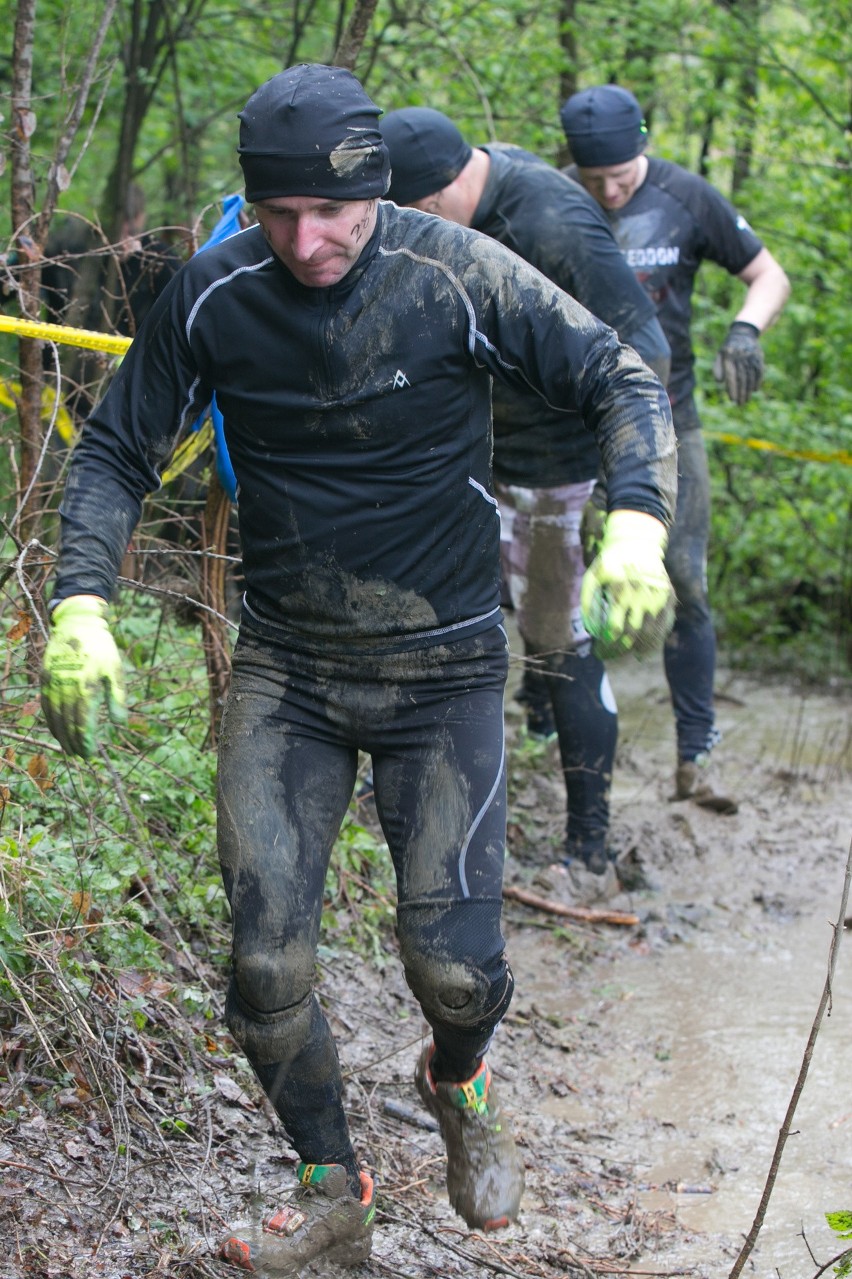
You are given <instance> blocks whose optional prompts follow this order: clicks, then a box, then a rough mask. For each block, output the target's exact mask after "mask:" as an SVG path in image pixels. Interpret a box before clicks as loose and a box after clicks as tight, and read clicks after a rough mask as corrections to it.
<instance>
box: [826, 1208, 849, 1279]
mask: <svg viewBox="0 0 852 1279" xmlns="http://www.w3.org/2000/svg"><path fill="white" fill-rule="evenodd" d="M825 1219H826V1221H827V1222H828V1224H829V1225H830V1226H831V1228H832V1230H833V1231H834V1232H835V1234H836V1235H837V1237H838V1238H839V1239H852V1212H827V1213H826V1214H825ZM834 1273H835V1274H836V1275H839V1276H840V1277H841V1279H843V1277H844V1276H847V1275H852V1248H848V1249H847V1250H846V1252H845V1253H843V1254H842V1256H841V1258H840V1261H839V1262H838V1264H837V1265H836V1266H835V1267H834Z"/></svg>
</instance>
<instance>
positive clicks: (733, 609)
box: [0, 0, 852, 1125]
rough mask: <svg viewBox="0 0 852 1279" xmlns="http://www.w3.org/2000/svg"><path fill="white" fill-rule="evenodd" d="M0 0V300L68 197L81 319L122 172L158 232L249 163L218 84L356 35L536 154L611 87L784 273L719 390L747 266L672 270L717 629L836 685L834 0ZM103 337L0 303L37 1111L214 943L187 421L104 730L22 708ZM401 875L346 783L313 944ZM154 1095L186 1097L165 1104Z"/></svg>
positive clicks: (386, 78) (474, 137)
mask: <svg viewBox="0 0 852 1279" xmlns="http://www.w3.org/2000/svg"><path fill="white" fill-rule="evenodd" d="M0 14H2V24H0V30H2V31H3V32H4V45H3V47H2V49H0V112H1V113H2V118H0V182H2V183H3V184H4V186H5V196H4V198H3V200H2V209H3V223H2V230H0V293H2V298H1V299H0V312H2V315H3V316H6V317H9V318H10V319H12V320H16V319H24V320H30V321H37V322H38V321H42V320H44V318H45V312H44V307H43V302H42V285H41V275H42V268H43V266H44V253H45V251H46V249H47V248H48V241H49V238H50V236H51V235H52V234H54V235H55V234H56V231H57V228H58V227H62V226H65V227H67V226H68V225H69V221H68V219H71V222H72V223H73V224H75V225H78V226H80V227H84V228H85V230H86V235H87V236H88V237H89V239H88V241H87V246H88V247H87V249H86V252H84V253H82V254H81V255H80V256H79V258H77V259H76V260H75V261H74V263H73V267H74V270H73V276H74V285H73V290H72V308H71V310H70V311H69V316H70V317H71V319H72V320H73V318H74V317H75V316H76V317H78V318H80V317H82V318H88V323H89V325H90V326H91V316H92V314H93V311H92V304H93V303H94V306H95V311H94V314H95V315H96V320H97V322H96V324H95V326H94V327H96V328H97V329H98V330H99V331H100V332H102V333H105V334H108V333H115V332H117V331H118V330H119V328H120V327H121V324H122V321H121V313H122V310H123V307H124V303H125V301H126V299H125V298H123V296H122V291H121V273H120V270H119V265H118V264H119V261H120V257H121V253H122V251H123V250H122V244H123V242H124V241H125V239H126V235H127V231H126V227H125V218H126V214H127V209H128V205H129V203H130V204H132V202H133V198H134V197H133V195H132V193H133V192H134V191H141V192H142V193H143V195H144V202H145V210H146V216H147V228H148V230H149V231H152V232H155V234H156V236H157V237H158V238H159V239H161V240H163V241H164V242H165V243H167V244H169V245H170V246H171V248H172V249H173V250H174V251H175V252H176V253H177V254H179V255H180V256H181V257H185V256H187V255H188V254H190V253H191V252H193V251H195V250H196V249H197V248H198V247H199V246H200V245H201V244H203V242H204V241H205V239H206V238H207V236H208V235H209V233H210V231H211V230H212V228H213V226H214V225H215V223H216V221H217V219H218V218H219V216H220V214H221V212H222V207H223V201H224V199H225V197H227V196H228V195H230V194H232V193H236V192H240V191H241V189H242V183H241V176H240V171H239V166H238V163H237V156H236V151H235V143H236V131H237V122H236V113H237V111H239V110H240V109H241V107H242V106H243V104H244V102H245V100H246V99H247V97H248V96H249V94H250V93H251V92H252V91H253V89H254V88H255V87H256V86H257V85H258V84H260V83H262V82H263V81H264V80H265V79H266V78H267V77H269V76H270V75H272V74H274V73H275V72H276V71H277V70H280V69H281V68H282V67H285V66H288V65H291V64H293V63H295V62H299V61H323V62H329V61H337V62H341V63H343V64H345V65H351V66H352V68H353V70H354V71H355V72H356V74H358V75H359V77H360V78H361V79H362V81H363V83H364V84H365V86H366V87H367V89H368V91H369V92H370V94H371V96H372V97H373V98H374V99H375V100H376V101H377V102H378V103H379V104H380V105H381V106H382V107H383V108H384V109H385V110H392V109H394V108H396V107H400V106H404V105H412V104H413V105H429V106H433V107H437V108H438V109H440V110H443V111H445V112H446V113H447V114H448V115H450V116H451V117H452V118H453V119H454V120H455V121H456V122H457V123H458V125H459V126H460V128H461V129H462V130H463V132H464V133H465V134H466V136H467V138H468V139H469V140H470V141H471V142H472V143H474V144H476V143H478V142H486V141H490V140H495V139H497V140H501V141H506V142H512V143H517V144H520V145H523V146H525V147H527V148H529V149H530V150H532V151H535V152H538V153H539V154H541V155H543V156H545V157H546V158H547V159H549V160H551V161H552V162H554V163H557V164H562V163H565V162H567V160H568V158H569V157H568V153H567V151H566V149H565V145H564V139H563V136H562V132H561V128H560V125H559V118H558V109H559V106H560V104H561V103H562V101H564V99H565V97H566V96H567V95H568V94H569V93H571V92H573V91H574V90H575V89H576V88H581V87H584V86H586V85H589V84H592V83H597V82H603V81H615V82H618V83H620V84H623V85H625V86H627V87H629V88H630V89H632V90H633V91H634V93H635V94H636V95H637V97H638V98H639V100H640V101H641V102H642V104H643V106H644V108H645V111H646V117H647V121H648V126H649V131H650V137H651V149H652V151H653V153H654V154H657V155H659V156H662V157H664V158H667V159H671V160H674V161H677V162H678V163H680V164H683V165H684V166H686V167H687V168H689V169H692V170H694V171H697V172H700V173H702V174H703V175H704V176H706V177H707V178H708V179H709V180H710V181H711V182H713V183H714V184H715V185H716V186H717V187H718V188H719V189H720V190H721V191H723V192H724V193H725V194H726V195H728V196H729V197H730V198H732V199H733V200H734V202H735V203H736V205H737V207H738V208H739V209H740V211H741V212H743V213H744V214H745V215H746V216H747V217H748V219H749V221H750V223H751V224H752V226H753V227H754V228H755V230H756V231H757V232H758V234H759V235H760V236H761V237H762V238H763V239H764V240H765V242H766V243H767V245H768V246H769V247H770V249H771V250H772V252H773V253H774V255H775V256H776V257H777V258H778V259H779V260H780V262H781V263H782V265H783V266H784V268H785V270H786V272H787V274H788V275H789V277H790V280H791V283H792V289H793V292H792V297H791V300H790V302H789V304H788V306H787V308H786V310H785V312H784V314H783V316H782V317H781V319H780V321H779V322H778V324H777V325H776V326H775V327H774V328H773V329H772V330H771V331H770V332H769V333H768V334H766V335H765V337H764V339H763V347H764V350H765V355H766V364H767V371H766V379H765V383H764V386H763V388H762V391H761V393H760V394H759V395H757V396H756V397H754V399H753V400H752V401H751V402H750V403H749V404H748V405H746V406H744V407H742V408H735V407H733V406H732V405H731V404H730V403H729V402H727V401H726V400H725V399H724V398H723V397H722V395H721V394H720V393H719V391H718V390H717V389H716V386H715V383H714V381H713V377H712V372H711V366H712V361H713V356H714V354H715V351H716V350H717V348H718V346H719V344H720V342H721V340H722V338H723V336H724V333H725V331H726V328H727V325H728V323H729V321H730V319H731V317H732V315H733V314H734V312H735V310H736V308H737V305H738V302H737V298H738V296H739V290H740V287H741V286H740V285H739V283H738V282H737V281H733V280H731V279H730V278H729V277H727V276H726V275H725V273H724V272H722V271H720V270H718V269H716V268H714V267H712V266H707V267H705V268H704V269H703V270H702V272H701V273H700V276H699V285H698V289H697V291H696V295H695V299H694V325H693V333H694V339H695V347H696V352H697V358H698V373H699V388H700V406H701V411H702V416H703V420H704V423H705V427H706V434H707V440H708V451H709V454H710V464H711V473H712V482H713V502H714V511H713V536H712V548H711V550H712V554H711V562H710V565H709V576H710V585H711V594H712V599H713V603H714V608H715V612H716V618H717V624H718V630H719V637H720V643H721V649H722V655H723V659H724V661H725V662H726V663H727V664H728V665H731V666H748V667H751V668H756V669H758V670H761V671H763V672H766V673H767V674H772V673H777V672H783V673H784V674H785V675H786V676H787V677H793V678H795V679H798V680H800V681H813V682H818V683H821V684H823V685H824V684H826V683H828V684H830V685H831V686H832V687H836V688H837V689H838V690H839V691H840V692H843V691H846V690H848V677H849V662H850V658H851V657H852V625H850V622H852V491H850V485H849V475H850V470H849V467H850V464H852V453H850V448H849V428H850V425H852V384H850V379H849V353H850V350H852V314H850V306H849V298H850V287H849V285H850V269H849V261H850V257H849V250H850V231H852V199H850V195H852V191H851V190H850V158H852V144H851V141H850V138H851V135H850V110H851V109H852V105H851V104H852V11H850V8H849V5H848V3H844V2H843V0H806V2H802V3H787V2H784V0H621V2H620V3H619V4H614V3H606V2H601V0H596V2H594V3H591V2H589V3H584V2H583V0H540V3H538V4H537V5H535V6H533V5H530V4H528V3H522V2H518V3H505V4H495V3H485V2H479V0H466V2H465V0H422V2H421V0H412V2H409V3H390V2H388V0H378V3H376V0H372V2H370V0H361V3H357V4H353V3H352V0H336V2H333V0H299V2H293V3H281V4H278V5H275V6H270V5H269V4H267V3H260V2H259V0H240V3H239V4H236V3H234V4H231V3H229V2H228V0H39V2H38V4H37V3H36V0H17V2H15V0H0ZM92 246H94V248H93V247H92ZM132 327H133V326H132V321H131V323H130V327H129V329H128V328H127V327H126V326H125V329H124V331H125V332H129V333H130V334H131V336H132ZM116 358H117V357H116V356H115V354H111V353H110V352H109V351H106V352H100V353H95V354H94V355H93V354H91V353H89V354H85V353H84V354H83V355H81V353H80V350H79V349H78V348H74V347H70V346H66V345H64V344H58V345H53V344H52V343H45V342H42V341H37V340H35V339H34V338H32V337H28V336H21V335H20V334H15V333H5V334H4V333H0V519H2V524H0V635H2V636H3V642H2V650H0V651H2V657H0V1120H2V1122H3V1123H4V1124H8V1125H14V1123H15V1122H16V1119H17V1118H18V1117H19V1114H20V1113H23V1112H24V1110H25V1109H26V1104H29V1103H31V1102H32V1101H33V1099H35V1100H36V1101H37V1104H38V1105H40V1106H42V1107H43V1108H44V1109H45V1110H46V1111H49V1110H50V1109H51V1108H54V1109H55V1108H56V1107H57V1106H58V1105H59V1104H60V1101H59V1100H58V1099H61V1097H62V1095H63V1090H67V1089H68V1087H69V1086H73V1087H76V1088H78V1089H79V1088H82V1089H86V1090H88V1092H89V1093H90V1094H91V1095H93V1096H96V1097H101V1098H102V1099H104V1101H105V1104H108V1103H109V1099H110V1097H112V1096H114V1095H117V1094H118V1092H120V1090H121V1088H122V1087H123V1082H122V1081H126V1077H127V1076H128V1074H129V1073H131V1072H132V1070H133V1069H134V1065H133V1061H132V1060H130V1059H125V1060H119V1059H118V1058H117V1056H116V1054H115V1052H114V1050H113V1049H109V1048H108V1047H106V1046H107V1045H109V1044H114V1043H115V1033H114V1029H112V1030H111V1029H110V1027H114V1025H115V1024H116V1023H119V1024H122V1025H124V1026H130V1027H131V1028H132V1029H133V1031H134V1033H137V1034H143V1033H152V1034H153V1033H154V1027H153V1024H152V1021H151V1017H150V997H149V996H150V981H151V980H152V978H153V977H154V976H156V977H157V979H158V980H160V979H161V980H162V981H163V983H164V984H163V986H162V992H163V998H164V999H165V1000H166V1001H168V1002H170V1006H171V1008H172V1010H173V1015H174V1016H180V1017H183V1018H185V1019H186V1021H185V1025H186V1027H189V1028H190V1029H189V1030H187V1032H186V1033H187V1034H192V1033H195V1031H193V1030H192V1029H191V1028H192V1027H195V1028H196V1029H197V1028H198V1026H201V1027H204V1026H207V1027H208V1028H209V1027H211V1026H213V1025H214V1024H218V1023H217V1021H216V1019H217V1018H218V1011H219V1000H220V997H221V989H220V985H219V984H217V983H216V982H213V983H210V982H209V981H208V979H207V973H208V972H209V971H214V970H219V971H221V967H222V965H223V963H224V962H225V956H226V954H227V944H228V931H227V911H226V906H225V903H224V899H223V896H222V892H221V888H220V885H219V878H218V870H217V866H216V860H215V840H214V809H213V791H214V772H215V751H214V750H213V749H212V748H213V747H214V746H215V738H216V722H217V716H218V711H219V709H220V707H221V701H222V697H223V695H224V691H225V689H226V687H227V678H228V661H229V647H230V644H231V642H232V639H233V635H234V627H233V623H232V621H231V617H232V615H233V612H234V608H233V603H234V598H235V594H236V591H237V589H238V563H237V559H238V547H237V546H236V545H235V541H234V532H233V513H232V511H231V508H230V504H229V502H228V500H227V496H226V495H225V493H224V492H223V489H222V484H221V481H220V479H219V477H218V475H217V472H216V468H215V466H214V464H213V459H212V452H211V449H210V447H209V445H207V436H206V435H203V434H200V435H199V436H198V437H197V443H198V445H199V447H198V449H196V450H194V451H193V450H190V452H189V453H187V454H184V455H182V457H181V461H180V463H179V464H178V465H177V466H176V468H175V470H176V472H177V473H176V476H175V478H174V479H172V480H170V482H169V483H168V484H166V485H165V486H164V488H163V490H162V492H161V493H160V494H158V495H157V497H156V500H153V499H152V500H151V502H150V503H149V505H148V508H147V510H146V514H145V518H144V521H143V524H142V526H140V530H139V532H138V534H137V537H136V538H135V539H134V543H133V545H132V547H131V549H130V552H129V553H128V556H127V557H126V560H125V565H124V567H123V574H122V587H121V591H120V595H119V598H118V600H117V602H116V605H115V609H114V614H115V629H116V635H117V638H118V641H119V644H120V646H121V648H122V650H123V652H124V656H125V663H126V667H127V675H128V692H129V704H130V708H131V717H130V721H129V724H128V725H127V727H126V729H123V730H122V731H121V732H120V733H117V732H113V734H112V735H111V744H110V746H109V749H107V748H106V747H102V748H101V750H100V753H99V755H98V756H97V757H96V758H95V760H93V761H92V762H91V763H90V764H83V763H82V762H80V761H77V760H71V759H68V758H66V757H64V756H63V755H62V753H61V752H60V751H59V749H58V747H57V746H56V745H55V743H54V742H53V741H52V739H51V738H50V736H49V734H48V733H47V731H46V729H45V728H44V726H43V723H42V721H41V718H40V712H39V708H38V667H39V660H40V654H41V651H42V648H43V644H44V639H45V636H46V625H47V622H46V616H47V615H46V608H45V603H46V600H47V599H48V598H49V594H50V580H51V571H52V566H53V563H54V559H55V552H56V545H57V515H56V512H57V506H58V502H59V496H60V494H61V487H62V482H63V477H64V473H65V468H66V466H67V461H68V456H69V453H70V446H71V445H72V444H73V438H74V433H75V431H76V429H77V427H78V422H77V420H76V419H75V416H74V409H75V406H77V405H79V404H80V403H84V402H86V400H91V399H92V398H94V397H95V396H97V395H98V394H100V392H101V391H102V390H103V388H104V387H105V385H106V384H107V381H108V379H109V376H110V374H111V371H112V369H113V368H114V367H115V359H116ZM202 445H207V447H205V448H202V447H201V446H202ZM196 453H197V456H195V455H194V454H196ZM104 737H105V738H106V737H107V734H106V732H105V733H104ZM392 903H393V889H392V886H391V884H390V880H389V875H388V870H387V863H386V858H385V857H384V854H383V850H382V848H381V846H380V845H379V844H378V843H377V842H376V839H375V838H374V837H373V836H372V835H371V834H370V833H369V832H368V831H367V830H366V829H365V828H364V827H363V825H362V824H361V823H360V822H359V821H358V816H357V811H356V810H355V809H354V808H353V811H352V814H351V815H350V818H349V819H348V821H347V823H346V826H345V829H344V831H343V834H342V836H341V840H340V842H339V845H338V848H337V856H336V858H335V860H334V863H333V866H332V870H331V872H330V876H329V884H328V893H327V915H326V923H327V925H328V939H329V940H328V944H329V945H330V946H332V947H333V946H341V947H349V946H355V947H357V948H359V949H360V950H362V951H364V952H366V953H368V954H369V955H370V956H371V957H372V959H373V961H374V962H376V963H378V964H382V963H384V962H385V959H386V957H387V955H388V953H389V950H390V948H391V946H392V943H391V941H390V938H391V922H392ZM208 965H209V967H208ZM127 974H134V980H133V982H128V980H127ZM144 983H149V984H148V985H147V986H145V987H144V992H143V985H144ZM170 1024H171V1025H172V1028H173V1025H174V1023H173V1021H172V1022H171V1023H170ZM199 1033H201V1032H199ZM217 1033H218V1032H217ZM223 1051H224V1050H223ZM107 1065H108V1068H107ZM137 1065H138V1063H137ZM25 1103H26V1104H25ZM157 1122H161V1121H160V1120H157ZM169 1122H170V1123H172V1124H176V1125H179V1124H180V1123H181V1122H182V1121H181V1119H180V1115H179V1113H175V1114H173V1115H171V1116H170V1117H169Z"/></svg>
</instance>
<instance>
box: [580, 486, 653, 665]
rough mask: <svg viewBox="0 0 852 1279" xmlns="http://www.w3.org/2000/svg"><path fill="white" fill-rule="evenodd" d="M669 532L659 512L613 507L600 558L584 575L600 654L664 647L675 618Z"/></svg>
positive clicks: (585, 601)
mask: <svg viewBox="0 0 852 1279" xmlns="http://www.w3.org/2000/svg"><path fill="white" fill-rule="evenodd" d="M667 537H668V535H667V533H666V529H665V526H664V525H663V524H661V523H660V521H659V520H657V519H655V518H654V516H653V515H645V514H642V513H641V512H639V511H611V512H610V514H609V515H608V516H607V519H606V524H605V526H604V533H603V540H602V541H601V546H600V550H599V552H598V555H597V557H596V558H595V559H594V560H593V562H592V563H591V565H590V566H589V568H588V569H587V570H586V572H585V574H584V576H583V585H582V589H581V592H580V607H581V609H582V612H583V621H584V623H585V626H586V630H587V631H588V632H589V634H590V635H591V636H592V637H593V639H594V640H595V646H594V651H595V654H596V655H597V656H598V657H617V656H618V654H619V653H627V652H633V653H635V654H636V655H637V657H641V656H642V655H643V654H645V653H652V652H653V651H654V650H655V649H658V648H661V647H662V644H663V641H664V640H665V638H666V636H667V635H668V633H669V631H670V630H671V628H672V623H673V621H674V591H673V590H672V584H671V582H670V581H669V578H668V574H667V573H666V570H665V568H664V567H663V555H664V554H665V549H666V541H667Z"/></svg>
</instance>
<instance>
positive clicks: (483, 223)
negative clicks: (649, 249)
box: [472, 143, 670, 488]
mask: <svg viewBox="0 0 852 1279" xmlns="http://www.w3.org/2000/svg"><path fill="white" fill-rule="evenodd" d="M481 149H482V150H483V151H484V152H485V153H486V154H487V156H488V157H489V161H490V165H489V171H488V178H487V180H486V183H485V189H484V190H483V192H482V196H481V198H480V201H479V204H478V205H477V207H476V210H475V211H474V215H473V220H472V226H473V227H474V228H475V229H476V230H477V231H483V232H484V233H485V234H486V235H490V236H493V237H494V239H496V240H499V241H500V243H501V244H505V245H507V246H508V247H509V248H510V249H514V251H515V252H516V253H519V254H520V256H521V257H522V258H524V260H525V261H527V262H529V263H530V264H531V265H532V266H534V267H537V268H538V270H539V271H541V272H542V273H543V274H544V275H546V276H547V278H548V279H549V280H552V281H553V283H554V284H557V285H558V286H559V287H560V288H561V289H564V290H565V292H566V293H570V294H571V296H572V297H574V298H576V300H577V301H578V302H580V303H582V305H583V306H584V307H586V309H587V310H588V311H591V312H592V313H593V314H594V315H596V316H597V317H598V319H600V320H603V321H604V323H605V324H608V325H609V326H610V328H613V329H615V330H616V331H617V333H618V336H619V337H620V339H621V341H622V342H626V343H628V344H629V345H630V346H632V347H633V348H634V349H635V350H636V351H637V352H638V353H639V355H641V357H642V359H643V360H644V361H645V363H646V364H647V365H648V366H649V367H650V368H651V369H653V371H654V372H655V373H656V374H657V376H658V377H660V378H661V379H662V380H663V382H665V381H666V380H667V377H668V372H669V357H670V351H669V344H668V342H667V341H666V338H665V335H664V334H663V330H662V328H661V327H660V323H659V320H658V319H657V316H656V311H655V308H654V303H653V302H652V300H651V299H650V298H649V297H648V295H647V293H646V292H645V290H644V289H643V288H642V286H641V284H640V283H639V282H638V280H637V279H636V277H635V275H634V274H633V271H632V270H631V268H630V267H629V266H628V265H627V263H626V262H625V260H624V258H623V257H622V254H621V251H620V249H619V247H618V245H617V244H616V241H615V237H614V236H613V233H612V231H611V230H610V226H609V223H608V222H607V219H606V217H605V215H604V213H603V210H602V209H601V207H600V205H599V204H598V203H597V201H596V200H594V199H593V198H592V197H591V196H590V195H589V193H588V192H587V191H586V190H585V188H584V187H581V186H580V185H579V183H577V182H573V181H572V180H571V179H570V178H567V177H566V176H565V175H564V174H563V173H560V172H559V170H558V169H554V168H553V167H552V165H549V164H547V162H546V161H544V160H542V159H541V158H540V157H539V156H535V155H533V154H532V153H531V152H529V151H524V150H522V148H520V147H515V146H507V145H505V144H503V143H499V144H496V145H490V146H485V147H482V148H481ZM565 427H566V422H565V417H564V412H560V411H559V410H557V409H554V408H551V407H550V406H549V405H547V404H545V403H544V402H543V401H542V400H541V398H540V397H539V396H536V395H529V394H526V395H523V394H518V393H516V392H514V391H512V390H511V389H510V388H508V387H504V386H502V385H500V384H499V383H498V384H497V385H495V387H494V474H495V475H496V477H497V478H498V479H499V480H501V481H502V482H503V483H505V484H522V485H525V486H527V487H530V488H539V487H547V486H551V485H556V484H575V483H578V482H580V481H582V480H590V479H594V477H595V476H596V475H597V474H598V471H599V467H600V454H599V452H598V447H597V444H596V442H595V437H594V435H593V434H592V432H591V431H588V430H584V429H583V421H582V418H581V417H580V415H579V414H577V416H576V420H575V421H574V422H572V423H571V429H570V430H566V429H565Z"/></svg>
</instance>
